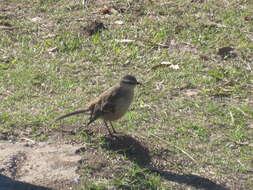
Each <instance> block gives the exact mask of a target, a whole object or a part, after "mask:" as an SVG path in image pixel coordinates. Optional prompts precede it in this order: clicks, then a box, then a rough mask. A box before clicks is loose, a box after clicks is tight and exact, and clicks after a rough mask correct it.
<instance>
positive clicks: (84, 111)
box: [54, 109, 89, 121]
mask: <svg viewBox="0 0 253 190" xmlns="http://www.w3.org/2000/svg"><path fill="white" fill-rule="evenodd" d="M88 111H89V109H85V110H77V111H74V112H71V113H67V114H65V115H62V116H60V117H58V118H56V119H55V120H54V121H58V120H61V119H63V118H65V117H70V116H72V115H77V114H80V113H86V112H88Z"/></svg>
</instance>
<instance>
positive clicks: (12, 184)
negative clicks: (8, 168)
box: [0, 174, 52, 190]
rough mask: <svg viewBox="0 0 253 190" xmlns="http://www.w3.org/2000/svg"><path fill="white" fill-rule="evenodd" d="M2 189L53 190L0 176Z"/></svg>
mask: <svg viewBox="0 0 253 190" xmlns="http://www.w3.org/2000/svg"><path fill="white" fill-rule="evenodd" d="M0 189H1V190H52V189H50V188H47V187H42V186H38V185H33V184H30V183H25V182H21V181H16V180H14V179H11V178H9V177H7V176H5V175H2V174H0Z"/></svg>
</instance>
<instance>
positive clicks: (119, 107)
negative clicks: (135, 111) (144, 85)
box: [104, 92, 133, 121]
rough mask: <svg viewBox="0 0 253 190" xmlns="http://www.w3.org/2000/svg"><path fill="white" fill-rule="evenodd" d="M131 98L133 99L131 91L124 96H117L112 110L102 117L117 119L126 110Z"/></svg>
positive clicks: (111, 119)
mask: <svg viewBox="0 0 253 190" xmlns="http://www.w3.org/2000/svg"><path fill="white" fill-rule="evenodd" d="M132 100H133V92H132V93H129V94H128V95H126V96H123V97H121V98H118V99H117V100H116V101H115V109H114V112H113V113H110V114H106V115H105V116H104V119H105V120H110V121H113V120H117V119H119V118H121V117H122V116H123V115H124V114H125V113H126V112H127V110H128V108H129V106H130V105H131V102H132Z"/></svg>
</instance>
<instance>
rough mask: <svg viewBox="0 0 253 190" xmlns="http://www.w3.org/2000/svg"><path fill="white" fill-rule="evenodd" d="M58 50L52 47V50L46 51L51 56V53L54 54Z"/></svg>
mask: <svg viewBox="0 0 253 190" xmlns="http://www.w3.org/2000/svg"><path fill="white" fill-rule="evenodd" d="M58 50H59V49H58V48H57V47H52V48H49V49H48V50H47V52H48V53H49V54H53V53H56V52H57V51H58Z"/></svg>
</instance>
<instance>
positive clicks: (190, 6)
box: [0, 0, 253, 189]
mask: <svg viewBox="0 0 253 190" xmlns="http://www.w3.org/2000/svg"><path fill="white" fill-rule="evenodd" d="M104 5H106V6H108V7H110V8H111V7H115V8H114V9H115V10H117V11H116V12H115V11H114V12H113V13H112V14H110V15H103V14H101V13H100V12H99V9H100V8H102V7H103V6H104ZM0 9H1V10H7V11H0V27H1V28H3V29H1V30H0V54H1V58H0V132H1V133H3V134H6V135H7V136H8V138H14V139H16V140H18V139H19V138H20V137H22V136H28V137H31V138H35V139H38V140H46V139H48V138H51V136H52V134H53V133H54V131H55V130H58V129H60V128H61V127H62V126H69V125H71V126H75V125H83V124H84V123H85V122H86V120H85V118H84V117H83V116H77V117H72V118H69V119H65V120H64V121H62V122H60V123H57V124H55V125H51V124H50V123H51V121H52V120H53V119H54V118H55V117H56V116H58V115H60V114H63V113H66V112H70V111H73V110H75V109H79V108H81V107H83V106H84V105H85V104H86V103H87V102H88V101H89V100H90V99H91V98H93V97H95V96H96V95H98V94H99V93H101V92H102V91H103V90H105V89H107V88H108V87H109V86H111V85H113V84H115V83H116V82H117V80H118V79H119V78H121V77H122V76H123V75H125V74H128V73H131V74H133V75H135V76H136V77H137V79H138V80H140V81H141V82H143V83H144V86H143V87H138V88H137V89H136V96H135V101H134V103H133V105H132V107H131V109H130V112H129V113H127V114H126V116H125V117H124V118H122V119H121V120H120V121H119V122H117V123H115V126H116V128H117V129H118V130H121V131H124V133H127V134H129V135H132V136H134V137H135V138H137V139H141V143H142V144H143V145H145V146H146V147H148V149H149V152H150V155H151V157H152V155H154V157H153V158H152V159H151V163H150V165H154V167H157V168H159V169H160V170H164V171H169V172H172V173H173V174H175V175H176V174H177V175H178V176H176V177H175V176H174V177H175V179H174V178H173V179H174V180H173V179H172V178H169V180H168V178H166V177H163V175H162V174H160V175H159V174H156V173H154V172H150V170H148V169H146V168H143V167H141V166H138V165H137V166H136V165H135V164H134V163H133V162H130V161H129V159H128V157H124V155H121V154H118V153H117V152H116V156H114V157H113V159H112V158H111V157H110V155H112V154H113V155H114V154H115V152H114V151H113V150H104V149H101V146H100V144H101V142H100V141H101V139H100V138H99V137H100V136H103V135H104V131H103V132H101V133H100V134H99V136H98V137H95V138H97V140H96V141H95V142H94V141H93V140H90V138H91V137H88V136H89V135H88V136H87V134H79V135H76V136H74V137H71V138H73V139H79V140H80V139H81V140H82V141H88V142H89V143H91V145H92V146H94V149H96V151H97V152H98V154H103V155H105V157H106V158H107V159H108V160H107V161H104V162H106V163H107V164H106V166H105V168H106V170H109V169H111V172H112V173H113V172H114V171H115V170H116V171H115V172H116V173H115V174H114V175H112V176H108V175H107V174H106V172H105V173H103V172H101V173H102V174H101V173H100V174H99V175H98V174H97V173H96V172H95V173H92V174H90V175H91V176H92V179H89V178H87V179H86V183H85V184H83V185H82V186H80V189H82V188H83V189H107V188H108V187H114V188H116V189H142V187H145V188H144V189H185V188H187V187H191V188H193V189H194V188H195V189H198V188H200V187H199V186H198V185H191V184H189V183H187V182H184V180H181V181H180V180H176V179H178V178H180V176H179V175H180V174H194V175H197V176H200V177H202V178H204V179H208V180H211V181H213V182H214V183H216V184H221V185H224V186H226V187H227V188H230V189H251V188H252V186H253V182H252V172H253V164H252V162H253V160H252V155H253V147H252V143H253V128H252V122H253V109H252V100H253V96H252V90H253V88H252V87H253V74H252V61H253V60H252V55H253V42H252V40H253V24H252V20H253V17H252V15H253V11H252V10H253V3H252V2H251V1H236V0H232V1H183V0H177V1H152V0H149V1H148V0H142V1H123V0H116V1H106V2H103V1H91V2H90V3H89V5H88V8H82V6H81V2H79V1H66V0H62V1H53V0H47V1H37V0H36V1H35V0H34V1H32V2H31V1H27V0H22V1H17V0H9V1H6V2H4V3H1V5H0ZM95 19H96V20H99V21H101V22H103V23H104V24H105V26H106V28H107V30H103V31H102V32H100V33H97V34H95V35H93V36H87V35H86V34H85V32H84V29H83V28H84V27H85V26H87V24H88V23H89V21H90V20H95ZM118 20H121V21H123V24H122V25H118V24H115V21H118ZM122 39H130V40H134V41H133V42H128V43H123V42H120V41H119V40H122ZM161 44H162V45H161ZM222 47H232V48H234V53H235V54H236V56H234V57H229V56H227V57H225V58H224V59H223V58H222V57H221V56H220V55H218V51H219V49H220V48H222ZM162 62H170V63H171V64H173V65H178V66H179V69H178V70H175V69H172V68H170V67H158V68H156V69H151V68H152V67H153V66H156V65H159V64H161V63H162ZM192 92H193V93H192ZM191 93H192V94H191ZM101 125H102V122H101V123H99V122H97V123H96V124H94V125H93V126H92V128H93V129H94V130H97V128H99V127H102V126H101ZM45 129H47V130H48V131H49V132H44V133H43V134H41V132H42V131H45ZM66 138H69V137H66ZM98 141H99V142H100V143H98ZM165 142H166V143H165ZM161 150H166V151H171V152H173V154H169V153H164V152H163V153H161V154H159V156H155V155H156V153H157V152H161ZM166 151H165V152H166ZM189 156H190V157H192V158H193V160H192V159H191V158H190V157H189ZM118 157H119V159H117V158H118ZM157 162H159V164H158V165H156V164H155V163H157ZM114 168H117V169H115V170H114ZM87 169H88V170H89V168H87ZM93 169H94V168H93ZM84 171H86V170H84ZM81 175H82V176H83V177H84V178H85V175H86V173H85V172H83V173H81ZM102 179H103V180H102ZM180 179H181V178H180ZM101 180H102V182H101Z"/></svg>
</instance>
